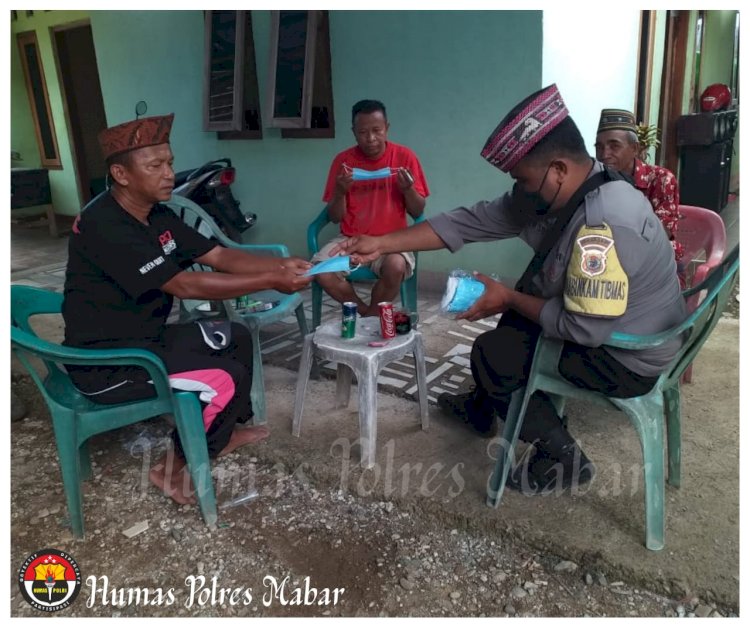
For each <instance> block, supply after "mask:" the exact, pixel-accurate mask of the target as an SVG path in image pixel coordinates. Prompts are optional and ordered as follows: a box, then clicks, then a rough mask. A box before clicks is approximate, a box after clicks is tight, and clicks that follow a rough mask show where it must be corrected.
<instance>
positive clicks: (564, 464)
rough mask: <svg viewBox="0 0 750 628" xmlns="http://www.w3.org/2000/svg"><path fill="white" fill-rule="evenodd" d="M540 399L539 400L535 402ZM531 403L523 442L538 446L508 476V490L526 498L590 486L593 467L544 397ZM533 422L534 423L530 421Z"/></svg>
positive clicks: (522, 435) (524, 428) (537, 398)
mask: <svg viewBox="0 0 750 628" xmlns="http://www.w3.org/2000/svg"><path fill="white" fill-rule="evenodd" d="M535 397H536V400H534V398H535ZM530 401H534V403H529V408H528V410H527V412H526V420H524V423H523V425H522V427H521V433H520V438H521V439H522V440H524V441H526V442H528V443H530V444H532V445H534V448H535V452H534V453H533V454H532V453H531V450H527V453H526V454H524V456H523V457H522V458H521V460H520V461H519V463H518V464H516V465H515V466H514V467H513V468H512V469H511V470H510V472H509V474H508V480H507V482H506V486H509V487H511V488H513V489H515V490H517V491H520V492H522V493H523V494H525V495H549V494H552V493H557V492H561V491H564V490H566V489H568V488H571V487H573V486H581V485H583V484H586V483H587V482H589V481H590V480H591V479H592V478H593V477H594V474H595V472H596V471H595V468H594V465H593V463H592V462H591V461H590V460H589V459H588V458H587V457H586V454H585V453H583V451H582V450H581V448H580V447H579V446H578V443H577V442H576V440H575V439H574V438H573V437H572V436H571V435H570V433H569V432H568V430H567V429H566V427H565V426H564V425H563V423H562V421H561V420H560V419H559V418H558V416H557V414H556V412H555V409H554V406H553V405H552V403H551V401H550V400H549V398H546V395H544V394H543V393H542V394H541V395H540V396H538V397H537V394H535V395H534V396H533V397H532V399H531V400H530ZM529 419H530V420H529Z"/></svg>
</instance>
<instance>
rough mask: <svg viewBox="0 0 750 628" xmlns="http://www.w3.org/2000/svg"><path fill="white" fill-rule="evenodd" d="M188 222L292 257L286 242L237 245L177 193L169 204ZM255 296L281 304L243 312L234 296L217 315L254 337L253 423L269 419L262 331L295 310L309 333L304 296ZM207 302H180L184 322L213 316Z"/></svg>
mask: <svg viewBox="0 0 750 628" xmlns="http://www.w3.org/2000/svg"><path fill="white" fill-rule="evenodd" d="M166 205H167V206H168V207H170V209H172V211H174V212H175V213H176V214H177V215H178V216H179V217H180V218H181V219H182V220H183V221H184V222H185V223H186V224H187V225H189V226H191V227H193V229H196V230H197V231H198V232H199V233H201V234H203V235H204V236H206V237H207V238H214V239H215V240H216V241H217V242H218V243H219V244H221V245H222V246H225V247H227V248H235V249H239V250H241V251H247V252H249V253H254V254H260V255H273V256H275V257H289V249H287V247H286V246H284V245H283V244H237V243H236V242H234V241H233V240H230V239H229V238H227V237H226V236H225V235H224V234H223V233H222V232H221V230H220V229H219V228H218V226H217V225H216V223H215V222H214V220H213V219H212V218H211V216H209V215H208V214H207V213H206V212H205V211H204V210H203V208H201V207H200V206H199V205H197V204H195V203H194V202H193V201H191V200H189V199H186V198H184V197H182V196H178V195H176V194H174V195H172V198H171V199H170V200H169V202H167V203H166ZM191 270H199V271H204V272H208V271H211V270H212V269H211V268H210V267H209V266H202V265H200V264H194V265H193V266H192V268H191ZM249 296H250V298H251V299H253V300H256V301H263V302H264V303H273V302H278V305H277V306H276V307H274V308H272V309H270V310H266V311H264V312H239V311H237V310H236V308H235V306H234V299H225V300H223V301H221V302H219V304H218V305H219V307H218V312H215V313H214V315H215V316H222V317H226V318H228V319H230V320H232V321H235V322H237V323H240V324H242V325H244V326H245V327H247V329H248V330H249V331H250V333H251V334H252V338H253V383H252V388H251V392H250V398H251V401H252V404H253V413H254V414H255V416H254V417H253V423H254V424H255V425H260V424H263V423H265V422H266V414H267V413H266V395H265V389H264V385H263V358H262V355H261V352H260V330H261V329H262V328H263V327H266V326H267V325H271V324H273V323H276V322H278V321H280V320H282V319H284V318H286V317H288V316H290V315H291V314H292V313H294V315H295V316H296V317H297V324H298V325H299V331H300V334H301V336H302V339H304V338H305V336H306V335H307V333H308V327H307V319H306V318H305V309H304V304H303V302H302V297H301V296H300V295H299V294H284V293H282V292H278V291H276V290H261V291H258V292H253V293H252V294H250V295H249ZM205 303H206V301H198V300H190V299H185V300H182V301H180V318H181V320H183V321H188V320H195V319H197V318H206V317H208V316H211V313H209V312H203V311H201V310H199V309H198V307H199V306H201V305H202V304H205Z"/></svg>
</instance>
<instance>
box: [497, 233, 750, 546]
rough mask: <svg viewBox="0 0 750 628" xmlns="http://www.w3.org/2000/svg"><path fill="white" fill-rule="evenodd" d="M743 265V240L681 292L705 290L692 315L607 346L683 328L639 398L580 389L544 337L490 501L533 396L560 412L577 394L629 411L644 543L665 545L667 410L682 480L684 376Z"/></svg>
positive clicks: (500, 487) (636, 345)
mask: <svg viewBox="0 0 750 628" xmlns="http://www.w3.org/2000/svg"><path fill="white" fill-rule="evenodd" d="M738 271H739V246H738V247H736V248H735V249H734V250H733V251H732V252H731V253H730V254H729V255H728V256H727V258H726V259H725V260H724V261H723V262H722V263H721V264H720V265H719V266H718V267H716V269H715V270H714V271H713V272H712V273H711V274H710V275H709V276H708V278H707V279H705V280H704V281H703V282H701V283H700V284H699V285H697V286H695V287H693V288H691V289H689V290H686V291H685V292H683V295H684V296H685V297H686V298H689V297H690V296H692V295H693V294H696V293H699V292H701V291H704V290H705V291H706V292H707V296H706V297H705V299H704V300H703V301H702V302H701V303H700V305H699V306H698V307H697V308H696V309H695V310H694V311H693V312H692V313H691V314H689V316H688V317H687V319H686V320H685V321H684V322H682V323H681V324H679V325H676V326H675V327H673V328H672V329H669V330H667V331H664V332H662V333H659V334H653V335H648V336H637V335H633V334H621V333H615V334H612V336H611V337H610V340H609V342H607V346H611V347H618V348H621V349H629V350H633V351H638V350H642V349H646V348H652V347H658V346H660V345H663V344H664V343H665V342H668V341H669V340H671V339H673V338H675V337H677V336H681V335H683V334H684V344H683V346H682V348H681V349H680V351H679V352H678V353H677V355H676V356H675V357H674V359H673V360H672V362H671V363H670V365H669V366H668V367H667V369H666V370H665V371H664V373H663V374H662V375H661V376H660V377H659V379H658V380H657V382H656V384H655V385H654V387H653V389H652V390H651V391H650V392H648V393H647V394H645V395H642V396H640V397H631V398H627V399H618V398H614V397H608V396H606V395H605V394H604V393H599V392H594V391H590V390H584V389H581V388H577V387H576V386H575V385H573V384H571V383H570V382H568V381H567V380H566V379H564V378H563V377H562V375H560V373H559V370H558V364H559V363H560V356H561V353H562V349H563V342H562V341H560V340H556V339H551V338H545V337H541V338H540V339H539V342H538V344H537V347H536V352H535V354H534V361H533V363H532V366H531V371H530V373H529V379H528V382H527V384H526V386H525V387H524V388H520V389H518V390H516V391H514V393H513V395H512V397H511V403H510V407H509V409H508V415H507V417H506V419H505V427H504V430H503V437H502V443H503V447H501V449H502V452H501V454H500V456H499V457H498V459H497V462H496V464H495V469H494V472H493V474H492V476H491V478H490V480H489V484H488V487H487V505H488V506H494V507H495V508H497V506H498V505H499V504H500V501H501V499H502V495H503V491H504V489H505V482H506V480H507V477H508V473H509V471H510V468H511V464H512V461H513V452H514V450H515V446H516V442H517V440H518V434H519V432H520V430H521V422H522V421H523V417H524V415H525V413H526V408H527V405H528V402H529V399H530V397H531V395H532V394H533V393H534V392H535V391H537V390H542V391H545V392H546V393H548V394H550V395H551V396H552V397H553V401H555V405H556V408H557V409H558V411H559V412H560V413H561V412H562V408H563V405H564V401H565V398H577V399H584V400H588V401H593V402H595V403H598V404H604V405H606V406H608V407H610V408H611V407H614V408H616V409H619V410H622V411H623V412H625V413H626V414H627V416H628V418H629V419H630V421H631V422H632V423H633V426H634V427H635V429H636V432H637V433H638V437H639V439H640V442H641V449H642V452H643V463H644V483H645V503H646V547H647V548H648V549H650V550H660V549H662V548H663V547H664V425H665V420H664V419H665V411H666V428H667V460H668V463H667V466H668V478H669V483H670V484H671V485H672V486H674V487H676V488H679V486H680V457H681V452H680V439H681V425H680V378H681V376H682V374H683V373H684V372H685V370H686V369H687V368H688V367H689V366H690V363H691V362H692V361H693V359H694V358H695V356H696V355H697V353H698V351H699V350H700V348H701V347H702V346H703V343H704V342H705V341H706V339H707V338H708V337H709V335H710V334H711V331H712V330H713V328H714V327H715V326H716V323H717V322H718V320H719V318H720V317H721V314H722V311H723V309H724V306H725V304H726V302H727V300H728V298H729V296H730V294H731V293H732V288H733V287H734V283H735V281H736V279H737V273H738Z"/></svg>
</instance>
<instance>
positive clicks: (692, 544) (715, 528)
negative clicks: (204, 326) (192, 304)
mask: <svg viewBox="0 0 750 628" xmlns="http://www.w3.org/2000/svg"><path fill="white" fill-rule="evenodd" d="M722 217H723V218H724V220H725V223H726V225H727V230H728V235H729V244H730V246H731V245H732V243H734V244H736V243H737V242H738V241H739V203H738V201H736V200H735V201H734V202H733V203H731V204H730V205H729V206H728V207H727V208H726V209H725V210H724V212H723V213H722ZM11 238H12V274H11V280H12V282H16V281H17V282H20V283H30V284H32V285H40V286H45V287H49V288H51V289H60V288H61V286H62V281H63V277H64V275H63V270H64V264H65V248H64V245H63V243H64V240H65V238H61V239H59V240H55V241H52V240H51V239H50V238H49V235H48V234H47V232H46V225H44V223H43V222H41V223H40V224H36V225H34V224H27V225H14V226H13V228H12V236H11ZM426 255H429V254H426ZM420 296H421V297H422V299H421V301H420V312H421V317H422V331H423V334H424V336H425V341H426V354H427V356H428V365H427V369H428V377H429V376H430V375H432V379H431V380H430V381H431V391H430V392H431V395H433V396H434V394H435V393H436V392H437V391H435V387H438V388H440V389H448V388H444V386H445V385H446V384H447V383H448V384H449V383H451V382H453V383H454V384H455V383H456V380H452V379H451V377H453V376H454V375H457V374H459V375H463V376H464V377H465V376H466V373H465V368H466V363H465V360H466V357H465V355H464V354H465V353H466V349H468V347H470V344H471V341H472V340H473V338H474V337H476V335H477V334H478V333H481V331H483V330H482V329H481V327H482V326H481V325H480V326H476V325H475V326H474V327H475V330H474V331H472V330H467V329H465V327H462V326H461V325H459V324H458V323H457V322H455V321H452V320H451V319H448V318H446V317H444V316H440V315H437V303H438V297H437V296H436V295H420ZM306 298H307V299H308V308H309V292H308V294H307V295H306ZM327 312H328V316H336V315H337V308H336V307H335V306H330V307H329V308H328V309H327ZM308 316H309V313H308ZM289 324H290V325H292V323H291V321H290V322H289ZM49 331H50V333H51V335H52V336H56V337H58V338H59V335H60V333H61V326H60V323H59V321H58V322H56V323H51V324H50V327H49ZM293 331H294V330H293V325H292V327H290V328H289V329H287V330H286V331H285V332H278V333H284V334H285V335H286V337H292V336H294V333H293ZM738 338H739V325H738V321H736V320H726V321H722V323H721V324H720V325H719V326H718V327H717V329H716V331H715V332H714V334H713V336H712V337H711V339H710V340H709V341H708V342H707V343H706V345H705V346H704V349H703V351H702V352H701V354H700V355H699V356H698V358H697V360H696V363H695V376H694V383H693V384H691V385H690V386H686V387H684V388H683V400H682V402H683V461H684V462H683V465H684V466H683V469H684V470H683V485H682V488H681V489H679V490H676V489H672V488H668V490H667V505H666V512H667V523H666V525H667V546H666V548H665V549H664V550H663V551H661V552H649V551H648V550H646V549H645V547H644V546H643V535H644V528H643V525H644V505H643V489H642V480H641V477H642V475H641V470H640V464H641V463H640V461H641V454H640V449H639V445H638V439H637V437H636V435H635V432H634V430H633V429H632V427H631V426H630V425H629V423H628V422H627V420H626V419H625V417H624V416H623V415H621V414H618V413H615V412H610V411H605V412H603V411H601V410H600V409H599V408H594V407H590V406H587V405H585V404H572V403H571V404H570V407H569V408H568V410H567V412H568V414H569V417H570V425H571V431H572V432H573V433H574V434H575V435H576V437H577V438H578V439H579V440H580V441H581V443H582V446H583V448H584V449H585V451H586V452H587V453H588V455H589V457H591V459H592V460H593V461H594V462H595V463H596V465H597V469H598V476H597V478H596V480H595V481H594V482H593V483H592V484H591V485H590V487H589V489H587V490H585V491H582V493H581V494H579V495H574V496H571V495H568V494H564V495H552V496H549V497H545V498H532V499H530V498H525V497H523V496H521V495H519V494H516V493H513V492H511V491H509V492H506V494H505V497H504V499H503V503H502V505H501V507H500V508H499V509H498V510H493V509H490V508H487V507H486V506H485V503H484V495H485V485H486V484H485V483H486V480H487V478H488V475H489V473H490V472H491V470H492V461H491V460H490V458H491V457H492V456H493V455H494V449H493V444H492V441H489V440H487V439H481V438H478V437H476V436H475V435H473V434H471V433H470V432H468V431H467V430H466V429H465V428H464V427H462V426H460V425H456V424H454V423H452V422H451V421H450V420H449V419H447V418H446V417H444V416H443V415H442V414H441V413H440V412H439V411H438V410H437V408H435V407H434V406H432V407H431V417H432V424H431V427H430V429H429V430H428V431H427V432H423V431H422V430H420V429H419V424H418V420H417V416H418V410H417V407H418V406H417V404H416V403H415V402H414V400H413V399H412V397H411V395H410V394H409V392H410V391H409V390H408V387H407V386H403V387H401V388H400V389H399V388H398V387H397V386H396V387H393V386H386V387H385V388H387V389H388V390H394V391H396V392H397V395H395V396H394V395H388V394H384V393H381V394H380V395H379V404H380V406H379V420H378V450H377V464H376V466H375V468H374V469H373V470H368V471H363V470H361V469H360V468H359V467H357V466H356V465H353V466H352V465H350V464H349V462H350V460H351V462H352V463H354V462H356V460H357V459H358V457H357V455H356V453H355V452H354V451H353V448H354V449H356V445H355V443H356V439H357V437H358V426H357V420H356V416H357V409H356V395H352V402H351V403H350V406H349V407H348V408H345V409H339V410H336V409H334V408H333V398H334V389H335V386H334V384H333V383H332V382H331V381H328V380H327V379H322V380H319V381H312V382H311V383H310V386H309V388H308V393H307V397H306V411H305V418H304V422H303V427H302V438H294V437H293V436H292V435H291V417H292V409H293V400H294V390H295V385H296V379H297V374H296V372H295V369H296V366H297V360H295V359H293V356H294V352H293V351H291V352H289V350H288V351H287V353H286V354H285V360H283V361H282V363H284V364H285V365H286V367H287V368H277V367H275V366H273V365H274V364H279V363H280V362H279V361H278V360H276V359H274V355H273V354H274V352H267V351H264V354H265V355H266V356H267V358H268V362H269V367H268V368H267V369H266V391H267V393H266V394H267V399H268V406H269V424H270V425H271V426H272V428H273V430H272V437H271V439H272V440H271V444H272V447H269V448H268V449H267V451H268V452H269V454H268V455H269V456H274V457H277V458H280V459H283V460H284V462H285V464H287V466H289V465H294V466H295V467H297V466H299V467H304V469H305V471H306V472H308V473H310V474H311V475H312V476H313V477H315V478H316V479H317V480H318V481H320V482H322V483H325V484H328V485H334V486H336V485H341V486H342V488H343V487H345V486H346V487H348V488H349V490H358V491H359V492H360V493H362V489H361V487H363V486H365V487H367V490H366V491H365V492H364V494H363V496H366V497H369V498H374V499H379V498H380V499H382V498H383V497H387V498H389V499H392V500H396V501H399V502H401V503H403V504H407V505H409V506H410V507H413V508H416V509H419V510H421V511H425V512H428V513H431V514H434V515H435V516H438V517H441V518H444V519H446V520H451V521H455V522H456V524H457V525H465V526H469V527H476V529H479V530H483V531H486V532H487V534H491V535H497V536H498V537H502V536H503V535H506V534H512V535H516V536H522V537H523V538H524V539H525V540H526V541H527V542H529V543H531V544H533V545H535V546H537V547H542V548H545V549H547V550H549V551H550V552H552V553H554V554H556V555H558V556H562V557H565V558H569V559H571V560H576V561H578V562H583V563H587V564H590V565H594V566H599V567H600V568H602V569H605V570H607V571H609V572H610V573H616V574H619V577H620V579H623V580H629V581H632V582H634V583H643V585H644V586H650V587H655V588H659V589H662V590H664V591H668V592H671V593H673V594H675V593H679V592H680V591H684V592H685V594H686V595H687V593H690V592H692V593H695V594H698V595H699V596H701V597H704V596H705V597H708V598H711V597H713V598H715V599H716V600H719V601H722V602H723V603H726V604H730V605H733V606H737V607H738V605H739V488H738V486H739V483H738V479H739V445H738V431H739V426H738V425H739V411H738V400H739V378H738V373H739V364H738V363H739V341H738ZM294 342H297V341H296V338H295V340H294ZM278 344H279V341H278V337H277V336H273V337H264V339H263V346H264V348H265V349H268V348H269V347H272V346H274V345H278ZM290 355H291V356H292V359H286V358H289V356H290ZM456 358H459V359H458V360H456ZM446 365H448V366H447V367H446ZM16 368H17V365H16V364H15V363H14V364H13V370H14V371H15V370H16ZM441 369H442V370H441ZM462 369H464V371H463V372H461V370H462ZM397 370H398V371H400V372H401V375H402V376H403V377H404V379H405V378H406V377H407V374H408V373H407V371H408V369H406V368H399V369H397ZM388 377H391V378H393V377H396V378H398V376H394V375H393V374H392V373H391V374H389V375H388ZM430 469H432V472H431V473H432V475H431V476H430V472H429V470H430ZM344 476H346V477H344ZM428 476H430V477H431V478H432V480H430V481H427V480H428V479H429V478H428ZM197 517H198V516H197V514H196V518H197ZM197 520H198V519H196V521H197Z"/></svg>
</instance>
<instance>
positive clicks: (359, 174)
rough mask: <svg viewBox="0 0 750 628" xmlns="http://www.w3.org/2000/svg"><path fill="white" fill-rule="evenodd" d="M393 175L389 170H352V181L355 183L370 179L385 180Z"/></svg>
mask: <svg viewBox="0 0 750 628" xmlns="http://www.w3.org/2000/svg"><path fill="white" fill-rule="evenodd" d="M392 174H393V173H392V172H391V169H390V168H381V169H380V170H363V169H362V168H352V179H354V180H355V181H369V180H372V179H387V178H388V177H390V176H391V175H392Z"/></svg>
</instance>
